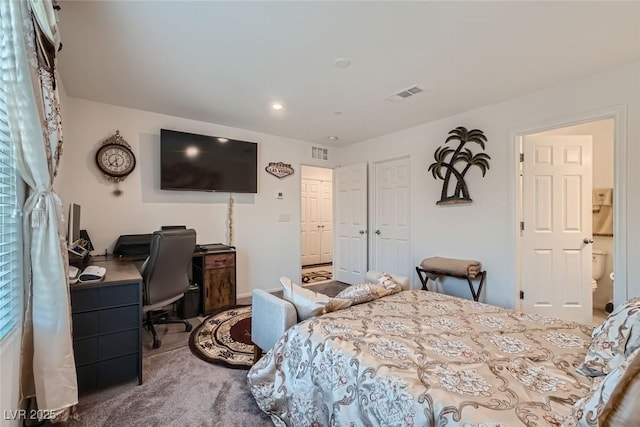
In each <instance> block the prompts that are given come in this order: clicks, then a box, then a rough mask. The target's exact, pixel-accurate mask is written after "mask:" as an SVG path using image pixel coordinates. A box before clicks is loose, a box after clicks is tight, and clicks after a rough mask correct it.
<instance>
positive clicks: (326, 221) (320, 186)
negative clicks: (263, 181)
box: [300, 165, 333, 285]
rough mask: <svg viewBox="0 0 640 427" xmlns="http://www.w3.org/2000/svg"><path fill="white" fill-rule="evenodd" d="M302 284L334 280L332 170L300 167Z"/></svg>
mask: <svg viewBox="0 0 640 427" xmlns="http://www.w3.org/2000/svg"><path fill="white" fill-rule="evenodd" d="M300 169H301V172H300V176H301V185H300V190H301V194H300V200H301V206H300V207H301V213H300V222H301V233H302V235H301V244H302V248H301V253H302V259H301V282H302V284H303V285H307V284H313V283H321V282H326V281H329V280H332V279H333V170H332V169H328V168H321V167H316V166H305V165H302V166H301V168H300Z"/></svg>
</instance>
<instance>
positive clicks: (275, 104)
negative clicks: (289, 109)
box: [271, 102, 283, 110]
mask: <svg viewBox="0 0 640 427" xmlns="http://www.w3.org/2000/svg"><path fill="white" fill-rule="evenodd" d="M271 108H273V109H274V110H282V108H283V107H282V104H280V103H279V102H274V103H273V104H271Z"/></svg>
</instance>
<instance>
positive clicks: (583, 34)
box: [59, 1, 640, 145]
mask: <svg viewBox="0 0 640 427" xmlns="http://www.w3.org/2000/svg"><path fill="white" fill-rule="evenodd" d="M59 17H60V21H61V23H60V27H61V34H62V42H63V50H62V52H61V53H60V57H59V58H60V60H59V68H60V74H61V77H62V81H63V84H64V87H65V89H66V91H67V93H68V95H69V96H72V97H77V98H84V99H89V100H94V101H99V102H104V103H108V104H115V105H121V106H125V107H130V108H135V109H140V110H147V111H153V112H158V113H163V114H168V115H172V116H178V117H184V118H188V119H193V120H200V121H205V122H211V123H218V124H222V125H227V126H232V127H237V128H243V129H249V130H254V131H259V132H264V133H268V134H273V135H280V136H285V137H290V138H295V139H301V140H305V141H310V142H315V143H322V144H329V145H345V144H350V143H354V142H358V141H362V140H366V139H369V138H373V137H377V136H380V135H384V134H387V133H390V132H394V131H397V130H401V129H405V128H408V127H411V126H415V125H418V124H421V123H425V122H429V121H433V120H436V119H439V118H443V117H447V116H450V115H453V114H457V113H460V112H464V111H468V110H472V109H474V108H478V107H481V106H484V105H489V104H493V103H496V102H500V101H503V100H507V99H510V98H513V97H516V96H519V95H523V94H527V93H530V92H533V91H536V90H539V89H542V88H546V87H551V86H554V85H557V84H560V83H563V82H565V81H569V80H573V79H576V78H579V77H581V76H586V75H590V74H595V73H597V72H600V71H603V70H606V69H609V68H613V67H615V66H618V65H622V64H625V63H629V62H633V61H635V60H638V59H640V2H620V3H618V2H610V1H606V2H477V1H472V2H394V1H388V2H324V1H322V2H266V1H263V2H238V1H236V2H213V1H211V2H207V1H195V2H189V1H66V2H62V10H61V11H60V14H59ZM337 58H348V59H350V60H351V66H350V67H349V68H346V69H341V68H337V67H336V66H335V65H334V61H335V60H336V59H337ZM413 85H419V86H420V87H422V88H424V90H425V92H423V93H420V94H418V95H415V96H413V97H411V98H408V99H405V100H403V101H401V102H391V101H389V100H387V99H385V98H386V97H388V96H390V95H392V94H394V93H396V92H399V91H401V90H403V89H406V88H408V87H411V86H413ZM275 101H279V102H281V103H282V104H283V105H284V109H282V110H281V111H274V110H272V109H271V108H270V105H271V103H272V102H275ZM336 113H341V114H336ZM220 136H223V135H220ZM329 136H337V137H338V138H339V139H338V140H337V141H330V140H328V139H327V138H328V137H329Z"/></svg>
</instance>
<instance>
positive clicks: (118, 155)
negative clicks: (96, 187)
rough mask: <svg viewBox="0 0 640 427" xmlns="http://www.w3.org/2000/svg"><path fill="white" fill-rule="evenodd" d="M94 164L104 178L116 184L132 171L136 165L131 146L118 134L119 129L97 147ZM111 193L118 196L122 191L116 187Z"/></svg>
mask: <svg viewBox="0 0 640 427" xmlns="http://www.w3.org/2000/svg"><path fill="white" fill-rule="evenodd" d="M96 165H97V166H98V169H100V171H101V172H102V173H103V174H104V176H105V178H107V179H108V180H109V181H111V182H115V183H116V184H117V183H119V182H121V181H124V179H125V178H126V177H127V176H129V174H131V172H133V170H134V169H135V167H136V156H135V155H134V154H133V151H131V146H130V145H129V144H128V143H127V141H125V140H124V138H123V137H122V135H120V131H116V133H115V134H114V135H112V136H110V137H109V138H107V139H106V140H105V141H104V142H103V143H102V146H100V148H98V151H97V152H96ZM113 194H114V195H116V196H119V195H120V194H122V191H120V189H118V188H117V187H116V189H115V190H114V192H113Z"/></svg>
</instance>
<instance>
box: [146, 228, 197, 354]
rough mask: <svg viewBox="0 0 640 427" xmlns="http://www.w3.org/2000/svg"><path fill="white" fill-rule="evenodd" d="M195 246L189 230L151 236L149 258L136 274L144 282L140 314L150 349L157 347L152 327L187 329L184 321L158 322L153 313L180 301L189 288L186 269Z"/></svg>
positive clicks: (157, 341)
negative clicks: (180, 325) (175, 325)
mask: <svg viewBox="0 0 640 427" xmlns="http://www.w3.org/2000/svg"><path fill="white" fill-rule="evenodd" d="M195 247H196V232H195V231H194V230H192V229H188V230H163V231H156V232H154V233H153V236H152V237H151V248H150V252H149V257H148V258H147V259H146V261H145V262H144V264H142V268H141V269H140V273H141V275H142V280H143V282H144V305H143V308H142V311H143V313H145V314H146V320H145V325H146V326H147V327H148V328H149V330H150V331H151V333H152V334H153V348H158V347H160V340H159V339H158V334H157V333H156V329H155V328H154V326H153V325H154V324H165V323H184V325H185V330H186V331H187V332H189V331H190V330H191V324H190V323H189V322H188V321H187V320H177V319H176V320H169V319H160V318H158V317H159V316H158V314H157V312H158V311H161V309H162V308H163V307H165V306H167V305H169V304H172V303H174V302H176V301H177V300H179V299H180V298H182V296H183V295H184V293H185V292H186V290H187V289H188V288H189V273H188V269H189V266H190V265H191V258H192V257H193V251H194V249H195ZM162 314H164V313H162Z"/></svg>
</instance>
